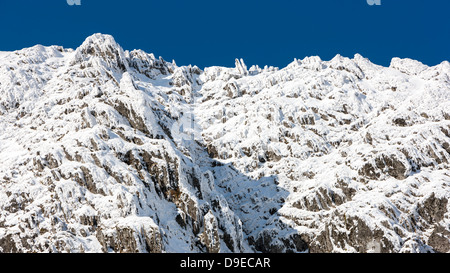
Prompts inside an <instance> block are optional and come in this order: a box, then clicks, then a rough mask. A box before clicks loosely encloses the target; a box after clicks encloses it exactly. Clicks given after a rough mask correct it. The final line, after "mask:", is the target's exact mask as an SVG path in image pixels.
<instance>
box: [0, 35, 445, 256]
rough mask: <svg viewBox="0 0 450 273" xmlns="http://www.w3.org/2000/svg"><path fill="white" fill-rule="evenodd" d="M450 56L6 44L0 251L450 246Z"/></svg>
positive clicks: (1, 57)
mask: <svg viewBox="0 0 450 273" xmlns="http://www.w3.org/2000/svg"><path fill="white" fill-rule="evenodd" d="M449 166H450V64H449V62H447V61H444V62H442V63H441V64H439V65H437V66H434V67H428V66H426V65H424V64H422V63H420V62H418V61H414V60H411V59H399V58H394V59H393V60H392V62H391V65H390V67H382V66H378V65H375V64H373V63H371V62H370V61H369V60H367V59H365V58H363V57H362V56H360V55H356V56H355V57H354V58H353V59H349V58H345V57H342V56H339V55H338V56H336V57H335V58H333V59H332V60H330V61H323V60H321V59H320V58H319V57H307V58H305V59H303V60H297V59H296V60H294V61H293V62H292V63H291V64H289V65H288V66H287V67H285V68H283V69H278V68H274V67H265V68H260V67H258V66H252V67H250V68H248V67H247V66H246V65H245V63H244V61H243V60H238V59H237V60H236V67H234V68H226V67H208V68H205V69H204V70H201V69H199V68H198V67H196V66H177V65H176V64H175V62H166V61H165V60H163V59H162V58H159V59H157V58H155V56H154V55H153V54H148V53H146V52H144V51H141V50H133V51H125V50H123V49H122V48H121V47H120V46H119V45H118V44H117V43H116V42H115V40H114V38H113V37H111V36H109V35H102V34H95V35H93V36H91V37H88V38H87V39H86V41H85V42H84V43H83V44H82V45H81V46H80V47H79V48H77V49H76V50H72V49H65V48H62V47H59V46H50V47H44V46H40V45H38V46H34V47H32V48H26V49H23V50H19V51H15V52H1V53H0V252H449V251H450V240H449V238H450V219H449V217H450V212H449V208H450V204H449V203H448V200H449V197H450V187H449V186H450V169H449Z"/></svg>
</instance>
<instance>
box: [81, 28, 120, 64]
mask: <svg viewBox="0 0 450 273" xmlns="http://www.w3.org/2000/svg"><path fill="white" fill-rule="evenodd" d="M92 59H95V60H102V61H104V62H105V64H106V66H107V67H109V68H112V69H118V70H121V71H126V69H127V67H128V62H127V60H126V57H125V53H124V51H123V49H122V47H121V46H120V45H119V44H118V43H117V42H116V40H115V39H114V37H113V36H111V35H108V34H101V33H96V34H93V35H91V36H89V37H88V38H86V40H85V41H84V42H83V43H82V44H81V46H80V47H78V48H77V49H76V51H75V59H74V62H76V63H79V62H84V61H91V60H92Z"/></svg>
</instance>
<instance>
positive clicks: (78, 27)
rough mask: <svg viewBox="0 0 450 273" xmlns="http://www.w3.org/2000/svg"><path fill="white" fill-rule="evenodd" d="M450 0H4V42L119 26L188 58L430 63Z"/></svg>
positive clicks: (69, 42) (63, 41) (127, 45)
mask: <svg viewBox="0 0 450 273" xmlns="http://www.w3.org/2000/svg"><path fill="white" fill-rule="evenodd" d="M449 12H450V1H448V0H381V5H380V6H369V5H368V4H367V2H366V0H308V1H301V0H227V1H215V0H146V1H144V0H141V1H139V0H126V1H123V0H122V1H119V0H81V6H69V5H68V4H67V2H66V0H34V1H31V0H0V26H1V27H0V51H10V50H16V49H21V48H24V47H29V46H33V45H35V44H43V45H55V44H56V45H62V46H64V47H69V48H76V47H77V46H79V45H80V44H81V43H82V42H83V41H84V39H85V38H86V37H87V36H89V35H91V34H93V33H98V32H100V33H105V34H111V35H113V36H114V37H115V39H116V41H117V42H118V43H119V44H120V45H121V46H122V47H123V48H124V49H128V50H132V49H143V50H145V51H146V52H149V53H150V52H152V53H154V54H155V55H156V56H157V57H158V56H162V57H163V58H164V59H165V60H168V61H171V60H172V59H174V60H175V61H176V62H177V64H178V65H187V64H193V65H194V64H195V65H197V66H199V67H201V68H203V67H205V66H211V65H221V66H229V67H232V66H234V59H235V58H243V59H244V60H245V62H246V64H247V66H251V65H253V64H258V65H259V66H264V65H273V66H278V67H284V66H286V65H287V64H288V63H290V62H292V60H293V59H294V58H298V59H302V58H304V57H305V56H312V55H318V56H320V57H321V58H322V59H323V60H329V59H331V58H333V57H334V56H335V55H336V54H338V53H339V54H341V55H343V56H347V57H353V56H354V54H355V53H360V54H361V55H363V56H364V57H367V58H369V59H370V60H371V61H372V62H374V63H377V64H381V65H385V66H387V65H389V63H390V60H391V59H392V57H402V58H406V57H408V58H413V59H417V60H420V61H422V62H423V63H425V64H428V65H436V64H439V63H440V62H442V61H443V60H450V19H449Z"/></svg>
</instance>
